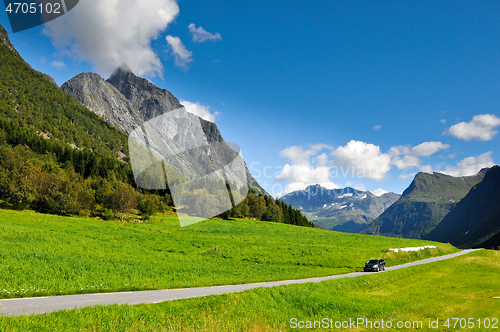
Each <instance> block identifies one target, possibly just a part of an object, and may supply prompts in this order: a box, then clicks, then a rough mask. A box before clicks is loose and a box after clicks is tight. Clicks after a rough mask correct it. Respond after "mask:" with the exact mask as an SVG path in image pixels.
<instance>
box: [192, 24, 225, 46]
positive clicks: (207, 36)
mask: <svg viewBox="0 0 500 332" xmlns="http://www.w3.org/2000/svg"><path fill="white" fill-rule="evenodd" d="M188 29H189V32H190V33H191V34H192V35H193V41H194V42H196V43H203V42H206V41H208V40H210V41H217V40H222V37H221V35H220V33H218V32H216V33H214V34H212V33H210V32H208V31H207V30H205V29H203V28H202V27H201V26H200V27H199V28H197V27H196V25H195V24H194V23H191V24H190V25H189V26H188Z"/></svg>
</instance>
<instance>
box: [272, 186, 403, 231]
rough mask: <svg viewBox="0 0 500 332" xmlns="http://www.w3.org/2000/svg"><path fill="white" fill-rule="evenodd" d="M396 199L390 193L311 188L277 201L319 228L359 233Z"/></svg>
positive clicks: (394, 195)
mask: <svg viewBox="0 0 500 332" xmlns="http://www.w3.org/2000/svg"><path fill="white" fill-rule="evenodd" d="M399 197H400V195H398V194H394V193H387V194H385V195H382V196H375V195H373V194H372V193H371V192H368V191H360V190H356V189H353V188H350V187H348V188H343V189H333V190H329V189H326V188H323V187H321V186H320V185H313V186H309V187H307V188H306V189H305V190H300V191H295V192H292V193H290V194H287V195H285V196H283V197H282V198H281V200H282V201H283V202H285V203H288V204H291V205H292V206H294V207H296V208H298V209H300V210H301V211H302V212H303V213H305V214H306V216H307V217H308V218H309V220H310V221H312V222H313V223H314V224H315V225H317V226H319V227H321V228H325V229H330V230H334V231H340V232H349V233H359V232H361V231H362V230H363V229H365V228H366V226H367V225H368V224H369V223H370V222H371V221H373V220H374V219H375V218H377V217H378V216H379V215H380V214H381V213H382V212H383V211H384V210H385V209H387V208H388V207H389V206H391V205H392V204H393V203H394V202H395V201H397V200H398V198H399Z"/></svg>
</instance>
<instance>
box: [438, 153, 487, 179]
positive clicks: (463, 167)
mask: <svg viewBox="0 0 500 332" xmlns="http://www.w3.org/2000/svg"><path fill="white" fill-rule="evenodd" d="M492 153H493V152H491V151H489V152H486V153H484V154H482V155H480V156H477V157H468V158H465V159H463V160H461V161H459V162H458V164H457V166H453V167H450V166H448V167H446V170H445V171H444V172H443V173H445V174H448V175H451V176H470V175H475V174H477V172H479V171H480V170H481V169H483V168H486V167H491V166H493V165H495V163H494V162H493V159H492V158H491V155H492Z"/></svg>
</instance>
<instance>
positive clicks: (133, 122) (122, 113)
mask: <svg viewBox="0 0 500 332" xmlns="http://www.w3.org/2000/svg"><path fill="white" fill-rule="evenodd" d="M61 89H62V90H63V91H64V92H66V93H68V94H70V95H72V96H73V97H75V98H76V99H77V100H78V101H79V102H80V103H81V104H83V105H85V106H87V107H88V108H89V109H90V110H92V111H93V112H94V113H96V114H97V115H99V116H101V117H103V118H104V119H105V120H106V121H108V122H109V123H111V124H112V125H113V126H115V127H116V128H118V129H121V130H123V131H124V132H125V133H127V134H130V133H131V132H132V131H133V130H134V129H135V128H136V127H138V126H140V125H141V124H142V123H143V122H145V118H144V117H143V116H142V115H141V114H140V113H139V112H138V111H137V110H136V109H135V108H134V106H133V105H132V104H131V103H130V102H129V101H128V100H127V99H126V98H125V97H124V96H123V94H121V93H120V92H119V91H118V90H117V89H116V88H115V87H114V86H113V85H111V84H109V83H107V82H106V81H104V80H103V79H102V78H101V76H99V75H97V74H94V73H82V74H78V75H77V76H75V77H73V78H72V79H71V80H69V81H68V82H66V83H64V84H63V85H62V86H61Z"/></svg>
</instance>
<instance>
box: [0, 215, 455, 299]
mask: <svg viewBox="0 0 500 332" xmlns="http://www.w3.org/2000/svg"><path fill="white" fill-rule="evenodd" d="M427 244H435V243H432V242H427V241H418V240H405V239H395V238H384V237H377V236H365V235H359V234H345V233H337V232H331V231H325V230H319V229H313V228H306V227H297V226H292V225H284V224H276V223H269V222H261V221H253V220H243V219H239V220H231V221H221V220H208V221H204V222H201V223H197V224H194V225H191V226H188V227H180V226H179V223H178V221H177V218H175V217H171V216H170V217H168V216H156V217H155V218H154V219H153V220H152V221H151V222H148V223H123V222H118V221H103V220H98V219H90V218H79V217H71V218H68V217H60V216H54V215H44V214H38V213H34V212H30V211H25V212H18V211H9V210H0V275H1V276H2V278H1V279H0V297H2V298H12V297H31V296H42V295H44V296H45V295H61V294H78V293H95V292H110V291H130V290H147V289H165V288H184V287H195V286H209V285H224V284H238V283H251V282H261V281H272V280H282V279H297V278H307V277H315V276H326V275H332V274H340V273H347V272H352V271H360V270H361V269H362V267H363V264H364V263H365V262H366V261H367V260H368V259H369V258H373V257H382V256H384V255H385V254H386V252H387V249H388V248H394V247H406V246H417V245H427ZM438 247H439V250H437V251H435V252H425V253H419V254H412V255H408V256H407V257H401V256H394V257H392V256H391V257H387V260H388V265H389V266H390V265H391V264H394V263H396V262H397V263H402V262H406V261H411V260H415V259H421V258H424V257H428V256H430V255H435V254H444V253H449V252H453V251H455V250H456V249H454V248H453V247H451V246H449V245H444V244H443V245H438Z"/></svg>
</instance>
